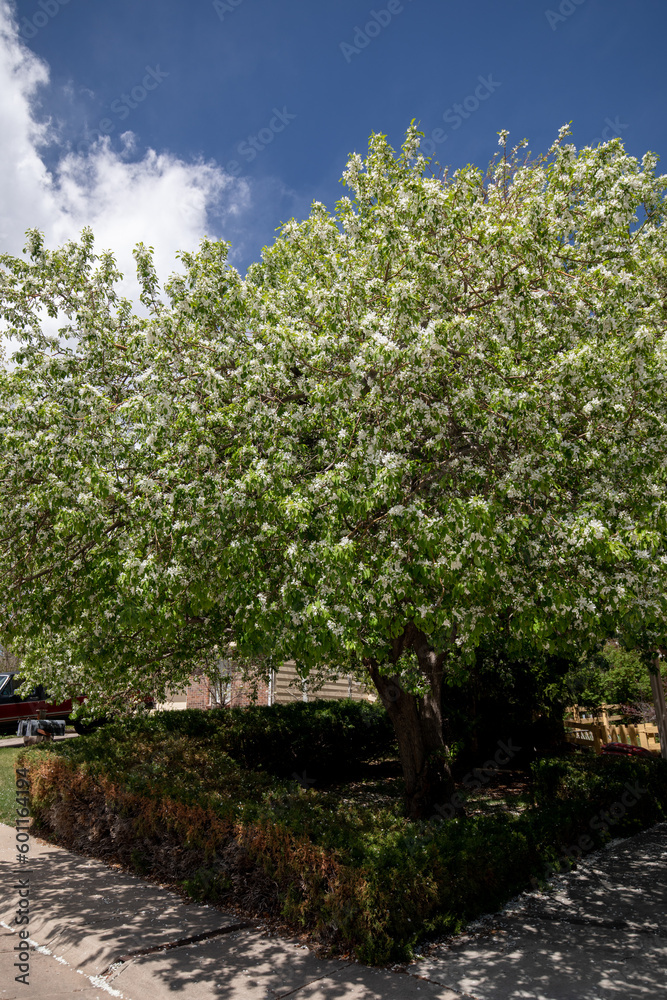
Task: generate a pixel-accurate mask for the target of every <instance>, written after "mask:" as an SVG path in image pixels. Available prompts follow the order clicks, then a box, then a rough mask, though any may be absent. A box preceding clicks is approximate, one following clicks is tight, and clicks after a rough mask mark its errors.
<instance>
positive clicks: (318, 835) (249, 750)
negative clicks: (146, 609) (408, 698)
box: [23, 702, 667, 964]
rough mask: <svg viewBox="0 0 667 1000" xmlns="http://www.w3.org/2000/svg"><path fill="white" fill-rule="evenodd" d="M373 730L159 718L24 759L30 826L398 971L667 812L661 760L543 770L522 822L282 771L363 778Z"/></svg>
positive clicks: (329, 714) (376, 746)
mask: <svg viewBox="0 0 667 1000" xmlns="http://www.w3.org/2000/svg"><path fill="white" fill-rule="evenodd" d="M269 713H273V714H269ZM369 713H375V714H369ZM369 720H370V725H367V722H368V721H369ZM265 723H266V730H265V733H266V739H265V741H264V740H263V739H262V732H263V731H262V726H263V725H264V724H265ZM384 726H385V721H384V720H383V719H382V718H381V713H380V711H379V710H378V709H376V708H372V707H371V706H363V705H358V704H354V703H349V702H348V703H342V704H341V703H311V704H297V705H289V706H274V707H273V708H271V709H269V710H268V711H266V710H261V709H250V710H240V711H238V712H236V713H213V712H210V713H201V712H200V713H189V712H172V713H161V714H158V715H155V716H153V717H151V718H149V719H145V720H141V721H139V720H137V721H135V722H134V723H132V724H128V725H126V726H119V725H118V726H111V727H107V728H106V729H104V730H101V731H100V732H98V733H96V734H95V735H94V736H92V737H86V738H84V739H79V740H74V741H68V742H67V743H57V744H42V745H40V746H38V747H34V748H31V749H30V750H27V751H25V752H24V753H23V760H24V762H25V764H26V765H27V766H28V768H29V771H30V776H31V799H32V810H33V815H34V818H35V821H36V823H37V824H38V825H39V826H40V827H41V829H42V830H43V831H45V832H46V831H49V832H50V833H51V834H52V835H55V836H56V837H57V838H58V839H60V840H61V842H64V843H66V844H69V845H71V846H75V847H79V848H82V849H84V850H87V851H92V852H94V853H95V854H96V855H98V856H101V857H111V856H113V857H116V858H120V859H121V860H123V861H124V862H125V863H127V864H128V865H130V866H132V867H133V868H134V870H135V871H137V872H139V873H140V874H147V873H149V872H152V873H156V874H159V876H160V878H162V879H164V880H166V879H169V880H170V881H171V882H172V884H174V883H177V884H179V885H180V886H181V887H183V888H185V889H186V890H187V891H188V892H189V893H190V895H191V896H192V897H193V898H195V899H198V900H206V901H208V902H211V903H214V904H219V905H223V906H224V905H230V904H234V905H235V906H238V907H239V908H241V909H243V910H244V911H245V912H247V913H249V914H254V915H266V916H273V917H277V918H280V919H282V921H283V922H285V923H286V924H288V925H289V926H291V927H292V928H294V929H295V930H296V929H300V930H306V931H308V932H309V933H310V935H311V938H312V939H313V940H315V941H317V942H320V943H321V944H322V945H325V946H326V947H327V948H328V950H329V951H330V952H331V953H339V954H340V953H342V952H350V951H352V952H353V953H354V954H355V955H356V957H357V958H358V959H360V960H361V961H364V962H368V963H370V964H382V963H386V962H389V961H397V960H405V959H407V958H409V957H410V956H411V954H412V949H413V947H414V945H415V944H416V943H417V942H418V941H419V940H420V939H423V938H424V937H427V936H429V935H433V934H436V933H443V932H447V931H456V930H457V929H459V928H460V927H461V926H462V925H463V924H464V923H465V922H466V921H468V920H470V919H472V918H474V917H475V916H478V915H479V914H480V913H483V912H488V911H490V910H493V909H495V908H497V907H499V906H501V905H502V904H503V903H504V902H505V901H506V900H507V899H508V898H510V897H511V896H512V895H513V894H515V893H516V892H518V891H520V890H522V889H525V888H528V886H529V884H530V883H531V880H532V882H533V884H537V882H539V881H540V880H541V879H543V878H545V877H546V876H547V875H548V874H549V873H550V872H552V871H554V870H557V869H558V867H559V866H568V865H569V864H570V863H571V861H570V860H569V859H570V858H571V857H572V856H573V851H572V850H570V849H569V848H570V846H571V845H576V844H577V843H578V842H579V841H580V838H582V837H584V836H585V837H587V838H588V840H589V841H590V846H586V847H585V848H584V849H583V850H590V849H592V848H593V847H594V846H600V845H601V844H602V843H604V841H605V839H609V837H610V836H612V835H617V834H618V833H630V832H634V831H635V830H637V829H640V828H642V827H645V826H648V825H650V824H652V823H655V822H657V821H659V820H662V819H665V818H666V816H667V765H666V764H665V762H663V761H660V760H656V761H647V762H644V761H641V760H631V761H626V760H620V759H619V760H611V761H610V760H605V759H599V758H594V757H584V758H581V759H579V758H577V759H575V760H570V759H567V760H561V759H558V758H555V759H549V760H540V761H537V762H536V763H535V765H534V783H533V796H534V798H533V805H532V807H531V808H530V809H528V810H527V811H526V812H524V813H522V814H521V815H518V816H517V815H513V814H512V813H509V812H505V813H501V814H499V815H493V816H488V815H487V816H474V815H470V816H468V817H465V818H458V819H453V820H450V821H442V820H440V821H436V820H434V821H429V822H412V821H409V820H407V819H406V818H405V817H404V816H403V812H402V802H401V798H400V788H399V789H397V793H398V794H396V796H395V799H394V800H391V799H390V800H389V801H387V800H384V801H383V802H382V803H381V804H374V803H373V802H370V801H369V802H365V801H364V800H363V799H361V800H359V799H358V798H356V799H355V798H349V797H348V798H346V797H345V788H344V787H343V789H342V791H341V788H340V786H339V788H338V789H337V790H332V789H331V788H329V789H327V788H326V787H323V788H319V786H316V787H313V786H311V785H309V784H308V782H307V781H303V780H301V781H299V780H289V778H288V777H287V778H286V777H285V775H287V776H289V774H290V773H291V771H290V769H292V770H293V771H294V772H296V773H298V774H299V775H300V776H301V775H302V772H304V771H305V772H306V774H311V773H312V775H313V777H319V776H320V775H328V776H329V778H330V779H331V778H333V777H338V778H340V777H341V775H345V776H348V777H349V776H354V774H355V769H356V771H357V774H356V776H357V777H358V770H359V768H360V766H361V761H362V760H364V759H368V757H369V756H372V755H373V754H374V753H375V754H376V755H379V756H382V755H383V754H384V753H385V752H386V751H387V749H388V748H389V747H390V743H387V742H386V740H385V736H386V733H385V729H384V728H383V727H384ZM296 730H298V731H296ZM311 754H312V756H311ZM337 759H338V760H340V761H341V762H342V769H341V771H340V772H338V771H337V769H336V763H337ZM628 785H630V786H632V787H634V788H635V790H636V792H637V793H638V794H637V795H636V797H635V798H632V797H631V796H630V795H629V793H628V792H627V786H628ZM640 790H641V791H640ZM624 796H625V798H624ZM623 801H625V802H626V803H629V804H628V805H626V806H623V805H619V803H622V802H623ZM621 810H622V812H621ZM603 815H607V818H608V820H609V822H608V823H605V821H604V819H603ZM595 819H596V822H595V823H594V824H593V826H592V825H591V821H592V820H595ZM593 827H595V829H594V828H593ZM580 853H581V849H580Z"/></svg>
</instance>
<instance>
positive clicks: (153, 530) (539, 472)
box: [0, 127, 667, 816]
mask: <svg viewBox="0 0 667 1000" xmlns="http://www.w3.org/2000/svg"><path fill="white" fill-rule="evenodd" d="M565 137H566V130H562V131H561V134H560V136H559V139H558V140H557V142H556V143H555V144H554V145H553V147H552V148H551V149H550V150H549V152H548V154H547V155H546V156H544V157H541V158H539V159H537V160H531V159H530V158H529V157H528V156H527V155H526V156H525V157H524V156H523V154H522V153H521V149H522V147H523V144H520V146H519V147H517V148H515V149H514V150H512V151H508V150H507V146H506V142H507V134H506V133H501V147H502V152H501V154H500V155H499V157H497V158H496V159H495V160H494V162H493V163H492V164H491V166H490V167H489V170H488V172H487V173H486V174H484V173H483V172H482V171H480V170H478V169H476V168H474V167H467V168H465V169H463V170H460V171H457V172H456V173H454V174H453V175H452V176H449V175H447V174H446V175H445V176H444V177H441V178H435V177H431V176H429V175H428V170H427V163H426V161H425V159H424V158H423V157H422V156H421V155H420V154H419V133H418V132H417V131H416V129H415V128H414V127H411V128H410V129H409V131H408V134H407V137H406V141H405V144H404V146H403V149H402V153H401V154H400V155H399V156H396V155H395V154H394V152H393V150H392V149H391V148H390V146H389V145H388V143H387V141H386V139H385V138H384V137H383V136H379V135H374V136H372V138H371V142H370V149H369V154H368V158H367V159H366V160H365V161H362V159H361V158H360V157H359V156H357V155H354V156H352V157H351V158H350V160H349V162H348V165H347V169H346V171H345V174H344V180H345V182H346V184H347V186H348V189H349V190H350V193H351V195H352V197H351V198H347V197H346V198H343V199H342V200H341V201H340V202H339V203H338V205H337V212H336V215H335V216H331V215H330V214H329V213H328V212H327V210H326V209H325V208H324V206H322V205H320V204H315V205H313V208H312V211H311V215H310V217H309V218H308V219H307V220H306V221H305V222H303V223H300V224H297V223H296V222H290V223H288V224H287V225H285V226H284V227H283V229H282V231H281V233H280V236H279V238H278V239H277V240H276V242H275V244H274V245H273V246H272V247H271V248H269V249H267V250H266V251H265V252H264V256H263V259H262V261H261V262H259V263H257V264H255V265H253V266H252V267H251V268H250V269H249V271H248V274H247V275H246V278H245V279H244V280H242V279H241V278H240V277H239V275H238V274H237V273H236V272H235V271H234V270H233V268H231V267H229V266H228V265H227V263H226V250H227V248H226V245H225V244H222V243H214V242H211V241H209V240H205V241H203V243H202V245H201V249H200V251H199V252H198V253H197V254H182V255H181V259H182V263H183V265H184V274H182V275H179V276H176V277H174V278H172V280H171V281H170V283H168V285H167V286H166V289H165V291H166V294H167V297H168V301H167V302H164V301H162V299H161V298H160V290H159V288H158V282H157V279H156V276H155V273H154V271H153V267H152V261H151V254H150V251H148V250H146V249H145V248H143V247H140V248H138V250H137V251H136V257H137V261H138V271H139V275H140V277H141V280H142V283H143V294H142V301H143V304H144V306H145V308H146V310H147V315H146V316H145V317H138V316H136V315H134V314H133V313H132V309H131V307H130V304H129V303H128V302H125V301H123V300H121V299H119V298H118V297H117V296H116V293H115V291H114V283H115V281H116V280H117V274H116V272H115V266H114V263H113V260H112V258H111V257H110V256H109V255H102V257H101V258H100V259H99V261H96V259H95V257H94V254H93V242H92V234H90V233H88V232H85V233H84V235H83V238H82V240H81V241H80V243H78V244H75V243H72V244H68V245H67V246H65V247H63V248H62V249H61V250H57V251H52V252H50V251H47V250H45V248H44V246H43V243H42V240H41V238H40V236H39V234H37V233H32V234H31V236H30V242H29V246H28V250H29V254H30V257H29V260H28V261H21V260H15V259H13V258H10V257H7V256H5V257H3V258H2V259H1V263H2V266H3V271H2V272H0V274H1V282H2V283H1V285H0V293H1V296H2V303H3V312H4V316H5V318H6V319H7V321H8V322H9V325H10V327H11V331H12V333H13V335H14V336H15V337H18V338H19V339H20V340H21V342H22V347H21V351H20V352H19V355H18V358H17V365H16V367H15V368H14V369H13V370H11V371H10V370H6V371H5V372H3V373H2V375H1V381H0V407H1V410H0V412H1V414H2V417H1V420H2V436H3V448H2V456H1V457H0V462H1V463H2V470H1V474H0V538H2V545H3V557H4V558H3V562H4V566H5V574H4V577H3V581H2V584H1V585H0V587H1V590H0V594H1V597H0V604H1V606H2V608H3V612H4V617H3V623H2V629H3V634H2V636H0V638H6V640H7V642H9V643H10V644H11V645H12V646H13V648H16V649H17V650H20V652H21V654H22V656H23V657H24V662H25V665H26V669H25V675H26V677H31V676H35V677H37V676H39V678H40V679H41V680H42V681H43V682H45V683H47V684H48V685H49V687H50V689H52V690H53V691H54V693H56V692H57V693H63V694H64V693H65V689H66V688H67V689H71V687H72V686H75V687H77V688H79V689H82V690H83V689H85V690H86V691H87V692H88V693H89V694H90V695H91V700H92V702H95V701H96V700H97V701H99V702H104V701H105V700H106V699H108V698H109V697H110V696H111V695H114V696H116V697H117V698H122V699H124V700H125V701H126V702H127V701H130V700H131V698H132V697H136V695H137V693H138V692H141V690H143V689H144V687H145V686H148V687H150V688H151V689H153V690H155V692H156V694H157V696H158V697H159V696H160V692H161V690H162V688H163V686H164V685H165V684H166V683H168V682H170V683H174V682H178V681H179V680H182V679H183V678H184V677H185V675H186V673H187V672H189V670H190V669H191V667H192V666H193V665H197V666H202V665H205V664H206V663H207V662H211V657H214V656H215V654H214V653H211V650H212V649H213V647H214V646H215V645H216V643H227V642H229V641H236V642H237V643H238V648H239V650H240V651H242V652H243V653H244V654H245V655H252V654H267V653H270V654H271V655H272V656H273V657H275V658H276V659H280V658H288V657H293V658H295V659H296V660H297V662H298V664H299V666H300V669H301V670H302V671H303V673H304V674H307V673H308V671H311V670H313V671H317V670H321V669H322V667H323V665H324V666H326V668H327V669H331V670H338V671H340V672H343V671H345V672H349V671H350V670H356V671H358V672H359V673H364V674H365V676H366V677H370V678H371V679H372V681H373V683H374V684H375V687H376V688H377V691H378V693H379V696H380V698H381V699H382V701H383V703H384V705H385V706H386V708H387V711H388V713H389V715H390V716H391V718H392V720H393V722H394V725H395V728H396V732H397V736H398V741H399V748H400V754H401V760H402V764H403V770H404V776H405V781H406V796H407V803H408V810H409V813H410V814H411V815H413V816H423V815H429V814H430V812H431V811H432V809H433V806H434V804H437V803H438V802H442V801H443V800H445V799H446V798H447V797H449V796H450V794H451V792H452V783H451V775H450V771H449V766H448V759H447V758H448V754H447V748H446V746H445V743H444V740H443V734H442V711H443V707H442V698H441V695H442V688H443V678H444V676H445V673H446V672H448V673H449V674H458V675H464V674H465V670H466V665H467V664H469V663H471V662H472V661H473V659H474V655H475V648H476V647H477V645H478V643H479V642H480V639H481V638H482V637H483V636H488V635H491V634H494V633H498V632H501V633H502V635H503V637H504V641H506V642H507V643H508V644H509V645H508V648H511V645H512V643H515V644H516V648H517V649H519V648H520V649H521V650H523V651H524V652H525V651H526V650H530V649H535V650H539V651H540V652H544V651H546V652H549V653H559V654H563V655H569V654H573V653H574V652H575V651H576V652H579V651H580V650H581V648H582V647H585V646H586V645H587V644H593V643H594V642H596V641H597V640H598V638H599V637H600V635H605V634H609V635H611V634H618V635H619V636H627V637H630V638H631V639H632V640H633V641H635V642H636V643H638V644H640V645H642V647H643V648H647V649H651V650H657V649H659V648H661V647H662V646H664V645H665V644H666V639H665V631H666V630H665V627H664V623H665V620H666V619H665V611H666V607H665V594H664V586H663V580H664V573H663V564H664V563H665V562H667V554H666V551H667V550H666V548H665V524H666V521H665V513H666V511H667V505H666V502H665V500H664V499H663V497H664V489H665V454H666V453H667V448H666V445H667V431H666V428H667V422H666V418H667V394H666V393H665V378H666V375H667V367H666V365H665V353H664V344H663V338H664V335H665V309H666V305H665V303H666V295H667V280H666V252H665V235H664V226H663V209H664V192H665V178H664V177H658V176H656V173H655V167H656V160H655V157H653V156H651V155H648V154H647V156H645V157H644V159H643V161H642V162H641V163H640V162H638V161H637V160H636V159H633V158H632V157H630V156H628V155H626V154H625V152H624V150H623V147H622V145H621V143H620V142H619V141H618V140H614V141H612V142H610V143H607V144H605V145H603V146H600V147H598V148H597V149H588V148H587V149H583V150H581V151H579V152H578V151H577V150H575V149H574V148H573V147H572V146H571V145H568V144H567V143H566V142H565ZM96 264H97V266H95V265H96ZM45 312H46V313H48V314H49V315H51V316H54V317H55V316H58V317H60V318H61V328H60V334H59V335H58V336H48V335H47V334H46V333H45V332H44V322H43V316H44V313H45ZM30 671H32V672H33V673H32V674H31V673H30ZM45 674H46V675H48V676H47V677H46V679H45Z"/></svg>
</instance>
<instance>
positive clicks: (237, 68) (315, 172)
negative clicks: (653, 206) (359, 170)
mask: <svg viewBox="0 0 667 1000" xmlns="http://www.w3.org/2000/svg"><path fill="white" fill-rule="evenodd" d="M0 11H2V17H1V18H0V23H3V24H4V30H3V37H4V45H5V46H6V47H7V46H9V48H6V49H5V55H6V59H5V62H6V63H7V62H9V63H11V65H12V67H13V72H12V74H11V75H10V76H7V77H6V78H5V80H4V86H3V91H4V94H5V97H4V98H2V99H0V103H1V105H2V106H1V107H0V118H2V113H3V108H4V109H5V113H6V115H8V116H9V118H10V125H11V127H10V128H9V131H7V130H6V129H5V130H3V134H5V136H9V139H7V140H6V142H5V150H4V153H3V158H5V159H10V160H12V162H14V163H17V162H27V160H26V157H28V159H29V164H28V168H27V170H26V169H24V170H23V172H22V173H21V174H19V173H17V172H12V169H10V168H9V167H8V166H7V164H6V163H5V168H4V170H3V171H2V173H1V174H0V181H1V182H2V193H1V194H0V241H2V240H3V238H4V246H3V249H9V250H10V251H12V252H18V250H19V249H20V247H19V246H17V240H18V238H19V234H22V233H23V231H24V230H25V229H26V228H27V227H28V226H30V225H38V226H39V227H40V228H43V229H45V231H46V232H47V238H49V237H51V239H52V240H55V241H57V240H59V239H62V238H64V236H65V235H70V233H71V231H73V230H74V231H76V230H77V228H79V229H80V227H81V225H83V224H86V223H90V224H92V225H93V229H94V230H95V232H96V233H97V232H98V230H99V231H100V232H101V238H102V239H106V243H107V245H112V246H113V247H114V249H118V252H119V254H120V256H121V257H122V258H123V259H125V258H126V251H127V249H129V247H124V246H121V244H123V243H124V241H125V242H127V241H136V239H137V238H142V239H144V240H145V242H147V243H153V244H154V245H156V246H157V248H158V249H159V250H160V251H161V252H163V254H164V261H167V258H168V257H169V255H170V254H171V255H173V250H174V248H175V247H177V246H183V248H185V249H192V248H193V247H194V246H196V242H197V240H198V239H199V238H200V236H202V235H203V234H204V233H205V232H206V233H207V234H208V235H212V236H217V237H221V238H225V239H229V240H231V242H232V245H233V250H232V258H231V259H232V260H233V262H234V263H235V265H236V266H237V267H239V269H240V270H241V271H242V272H243V271H244V270H245V267H246V266H247V265H248V264H249V263H250V262H251V261H253V260H256V259H257V258H258V257H259V255H260V253H261V248H262V246H263V245H265V244H267V243H270V242H272V240H273V239H274V235H275V229H276V227H278V226H279V225H280V223H281V221H286V220H287V219H289V218H290V217H292V216H296V217H297V218H301V217H303V216H305V215H307V213H308V209H309V205H310V203H311V202H312V201H313V200H319V201H323V202H324V203H325V204H326V205H327V206H328V207H329V208H331V209H332V208H333V207H334V203H335V201H336V199H337V198H338V197H340V195H341V194H342V193H343V189H342V185H341V184H340V183H339V178H340V175H341V173H342V170H343V168H344V165H345V161H346V158H347V155H348V154H349V153H350V152H351V151H357V152H360V153H362V154H364V153H365V151H366V148H367V140H368V136H369V134H370V133H371V132H372V131H378V132H383V133H386V134H388V136H389V138H390V141H391V142H392V144H394V145H395V146H399V145H400V143H401V141H402V137H403V135H404V132H405V129H406V127H407V125H408V124H409V122H410V120H411V119H413V118H414V119H417V120H418V121H419V122H420V123H421V126H422V128H423V130H424V131H425V132H426V133H427V135H428V136H429V137H430V143H431V144H430V146H429V149H432V151H433V155H434V158H435V159H436V160H437V161H438V162H439V163H440V164H442V165H449V166H452V167H458V166H462V165H464V164H466V163H469V162H475V163H478V164H480V165H483V166H485V165H486V163H487V162H488V160H489V159H490V157H491V156H492V155H493V153H494V152H495V150H496V149H497V136H496V133H497V132H498V130H500V129H502V128H506V129H509V130H510V134H511V140H517V141H518V140H519V139H521V138H523V137H524V136H525V137H526V138H528V140H529V148H530V149H532V150H533V151H534V152H541V151H543V150H545V149H546V148H547V147H548V146H549V145H550V144H551V142H552V141H553V139H554V137H555V135H556V133H557V131H558V129H559V127H560V126H561V125H562V124H564V123H566V122H569V121H572V122H573V125H572V129H573V141H574V142H575V144H576V145H577V146H583V145H588V144H593V143H597V142H599V141H600V140H601V139H603V138H607V137H611V136H612V135H614V134H615V135H620V137H621V138H622V140H623V142H624V143H625V145H626V148H627V149H628V151H629V152H631V153H633V154H635V155H638V156H641V155H643V153H644V152H645V151H646V150H647V149H651V150H654V151H656V152H657V153H658V154H662V156H663V169H666V168H665V162H667V160H666V158H665V155H664V154H665V153H666V152H667V119H666V116H665V104H666V102H665V97H666V93H665V91H666V88H665V82H664V44H665V39H666V38H667V4H665V2H664V0H633V2H632V3H631V2H629V0H625V2H623V0H545V2H542V0H507V2H504V3H499V2H498V0H467V2H465V3H461V2H458V3H455V2H453V0H403V2H399V0H389V2H387V0H378V2H377V3H376V4H372V3H369V2H363V0H362V2H359V0H309V2H308V0H280V2H279V0H227V2H226V0H216V2H215V3H214V2H211V0H105V2H101V0H68V2H67V3H63V2H62V0H18V2H16V3H14V4H11V3H9V2H8V0H0ZM35 57H36V58H35ZM17 81H18V82H17ZM8 87H9V88H10V90H11V88H15V90H16V92H15V93H9V94H8V90H7V88H8ZM12 98H15V100H13V103H11V106H9V105H10V100H11V99H12ZM21 102H22V103H21ZM5 104H7V107H6V108H5ZM18 105H21V108H22V111H21V114H22V116H23V117H19V116H18V112H17V111H16V108H17V106H18ZM2 124H3V123H2V121H0V125H2ZM36 130H37V132H38V133H39V134H38V135H37V137H35V131H36ZM40 130H41V131H40ZM12 137H14V138H12ZM17 137H18V138H17ZM151 151H153V152H151ZM26 177H28V179H26ZM77 185H78V186H77ZM142 234H143V235H142ZM165 266H166V265H165Z"/></svg>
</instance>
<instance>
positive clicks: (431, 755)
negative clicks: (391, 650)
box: [364, 626, 460, 819]
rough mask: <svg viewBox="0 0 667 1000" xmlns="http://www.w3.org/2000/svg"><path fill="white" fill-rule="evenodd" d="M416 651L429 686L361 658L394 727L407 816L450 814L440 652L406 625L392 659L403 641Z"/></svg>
mask: <svg viewBox="0 0 667 1000" xmlns="http://www.w3.org/2000/svg"><path fill="white" fill-rule="evenodd" d="M408 643H409V645H410V646H411V647H412V649H413V650H414V651H415V653H416V654H417V658H418V660H419V665H420V668H421V671H422V673H423V674H424V677H425V678H426V679H427V680H428V683H429V690H428V692H427V693H426V694H425V695H423V696H419V695H414V694H410V692H408V691H406V690H405V689H404V688H403V687H402V686H401V682H400V679H399V677H398V676H397V675H390V676H387V675H383V674H381V673H380V669H379V664H378V663H377V661H375V660H370V659H369V660H365V661H364V662H365V664H366V666H367V668H368V671H369V673H370V675H371V678H372V680H373V683H374V685H375V687H376V689H377V692H378V695H379V696H380V700H381V701H382V704H383V705H384V707H385V709H386V710H387V714H388V715H389V718H390V719H391V721H392V723H393V726H394V729H395V731H396V738H397V740H398V749H399V754H400V758H401V766H402V768H403V778H404V781H405V805H406V812H407V815H408V816H409V817H410V819H429V818H431V817H433V816H438V815H439V816H444V817H450V816H452V815H454V813H456V812H459V811H460V806H459V805H458V803H457V801H456V800H454V801H452V799H453V797H454V795H455V786H454V781H453V779H452V773H451V770H450V767H449V763H448V761H447V746H446V745H445V741H444V737H443V731H442V706H441V695H442V678H443V666H442V665H443V660H444V656H443V655H436V654H435V652H434V651H433V650H432V648H431V647H430V645H429V644H428V640H427V639H426V636H424V635H423V633H421V632H419V631H418V630H417V629H415V628H414V627H412V626H410V627H409V628H408V629H406V632H405V633H404V635H403V636H401V638H400V639H399V640H397V642H396V646H397V649H395V653H396V656H395V660H397V659H398V657H399V656H400V653H401V652H402V650H403V649H404V648H405V647H406V645H407V644H408Z"/></svg>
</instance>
